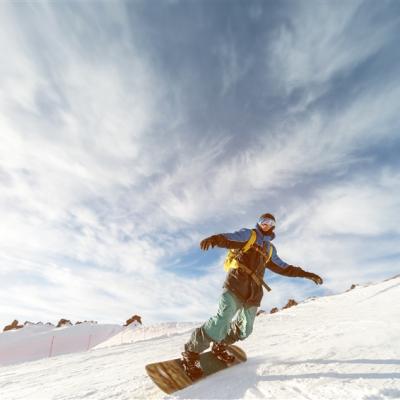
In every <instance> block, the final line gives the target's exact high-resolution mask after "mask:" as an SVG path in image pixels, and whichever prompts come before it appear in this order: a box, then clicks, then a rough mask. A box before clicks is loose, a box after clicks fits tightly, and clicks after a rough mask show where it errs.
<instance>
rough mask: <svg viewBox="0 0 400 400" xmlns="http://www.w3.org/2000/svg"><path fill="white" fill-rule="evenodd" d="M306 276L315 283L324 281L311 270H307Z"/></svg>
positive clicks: (319, 283) (318, 283)
mask: <svg viewBox="0 0 400 400" xmlns="http://www.w3.org/2000/svg"><path fill="white" fill-rule="evenodd" d="M306 278H307V279H310V280H312V281H313V282H314V283H315V284H316V285H322V284H323V283H324V281H323V280H322V278H321V277H320V276H319V275H317V274H314V273H312V272H309V273H308V274H307V277H306Z"/></svg>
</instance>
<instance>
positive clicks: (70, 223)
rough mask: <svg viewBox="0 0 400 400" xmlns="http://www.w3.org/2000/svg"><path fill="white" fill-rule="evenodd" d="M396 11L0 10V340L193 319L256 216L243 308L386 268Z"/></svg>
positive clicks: (204, 4) (216, 7)
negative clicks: (53, 325) (267, 230)
mask: <svg viewBox="0 0 400 400" xmlns="http://www.w3.org/2000/svg"><path fill="white" fill-rule="evenodd" d="M399 35H400V2H398V1H387V0H386V1H381V2H376V1H358V0H352V1H336V2H334V3H332V2H326V1H317V0H299V1H296V2H294V1H284V0H281V1H265V0H262V1H257V0H252V1H244V0H230V1H226V0H218V1H211V0H198V1H194V0H186V1H171V0H170V1H168V0H164V1H160V0H152V1H141V0H132V1H126V2H125V1H86V2H78V1H62V0H60V1H57V2H52V1H18V2H15V1H2V2H0V143H1V145H0V214H1V224H0V282H1V286H0V288H1V290H0V327H2V326H3V325H5V324H6V323H9V322H11V321H12V320H13V319H18V320H19V321H20V322H24V321H25V320H30V321H35V322H36V321H43V322H47V321H50V322H57V321H58V319H60V318H67V319H71V320H73V321H76V320H85V319H86V320H97V321H99V322H107V323H122V322H124V321H125V320H126V319H128V318H129V317H130V316H132V315H133V314H139V315H141V316H142V320H143V323H145V324H146V323H154V322H161V321H203V320H205V319H207V318H208V317H209V316H211V315H213V314H214V313H215V311H216V308H217V304H218V298H219V296H220V294H221V290H222V284H223V281H224V275H225V273H224V271H223V268H222V263H223V259H224V257H225V253H226V250H224V249H213V250H209V251H208V252H202V251H201V250H200V248H199V242H200V240H202V239H203V238H205V237H207V236H210V235H213V234H217V233H224V232H234V231H236V230H239V229H241V228H244V227H247V228H252V227H254V225H255V224H256V222H257V219H258V217H259V216H260V215H261V214H263V213H266V212H271V213H273V214H274V215H275V217H276V220H277V227H276V238H275V240H274V244H275V246H276V248H277V251H278V254H279V256H280V257H281V258H282V259H283V260H284V261H286V262H287V263H289V264H293V265H298V266H301V267H302V268H303V269H305V270H308V271H312V272H315V273H317V274H319V275H320V276H322V277H323V279H324V285H322V286H320V287H317V286H316V285H314V283H312V282H311V281H308V280H304V279H299V278H287V277H283V276H279V275H273V274H272V272H267V273H266V276H265V278H266V281H267V282H268V283H269V285H270V286H271V287H272V291H271V292H270V293H268V294H265V296H264V298H263V302H262V304H261V307H262V308H264V309H266V310H269V309H270V308H272V307H274V306H278V307H281V306H283V305H284V304H285V303H286V301H287V300H288V299H289V298H294V299H296V300H297V301H301V300H303V299H305V298H307V297H310V296H321V295H330V294H335V293H339V292H342V291H344V290H347V289H348V288H349V287H350V285H351V284H353V283H355V284H357V283H360V284H361V283H366V282H373V281H378V280H383V279H386V278H389V277H391V276H393V275H396V274H397V273H398V272H399V269H400V268H399V267H400V250H399V249H400V246H399V242H400V240H399V239H400V224H399V221H400V220H399V211H400V207H399V206H400V158H399V152H400V134H399V128H400V119H399V109H400V52H399V51H398V37H399Z"/></svg>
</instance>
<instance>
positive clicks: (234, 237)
mask: <svg viewBox="0 0 400 400" xmlns="http://www.w3.org/2000/svg"><path fill="white" fill-rule="evenodd" d="M250 236H251V229H247V228H243V229H241V230H240V231H236V232H232V233H220V234H218V235H214V236H213V240H214V241H215V244H216V246H218V247H223V248H226V249H241V248H242V247H243V246H244V245H245V244H246V242H247V241H248V240H249V239H250Z"/></svg>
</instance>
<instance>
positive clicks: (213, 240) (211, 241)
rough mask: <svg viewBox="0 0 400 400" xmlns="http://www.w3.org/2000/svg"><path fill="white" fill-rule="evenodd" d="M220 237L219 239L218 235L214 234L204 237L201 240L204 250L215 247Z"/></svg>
mask: <svg viewBox="0 0 400 400" xmlns="http://www.w3.org/2000/svg"><path fill="white" fill-rule="evenodd" d="M217 242H218V239H217V235H214V236H210V237H208V238H205V239H203V240H202V241H201V242H200V248H201V249H202V250H208V249H209V248H210V246H211V247H212V248H213V247H214V246H216V245H217Z"/></svg>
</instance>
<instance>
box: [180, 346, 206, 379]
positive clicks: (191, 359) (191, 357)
mask: <svg viewBox="0 0 400 400" xmlns="http://www.w3.org/2000/svg"><path fill="white" fill-rule="evenodd" d="M182 366H183V369H184V371H185V373H186V375H188V376H189V378H191V379H193V380H196V379H199V378H201V377H202V376H203V369H202V368H201V365H200V354H199V353H195V352H193V351H184V352H183V353H182Z"/></svg>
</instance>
